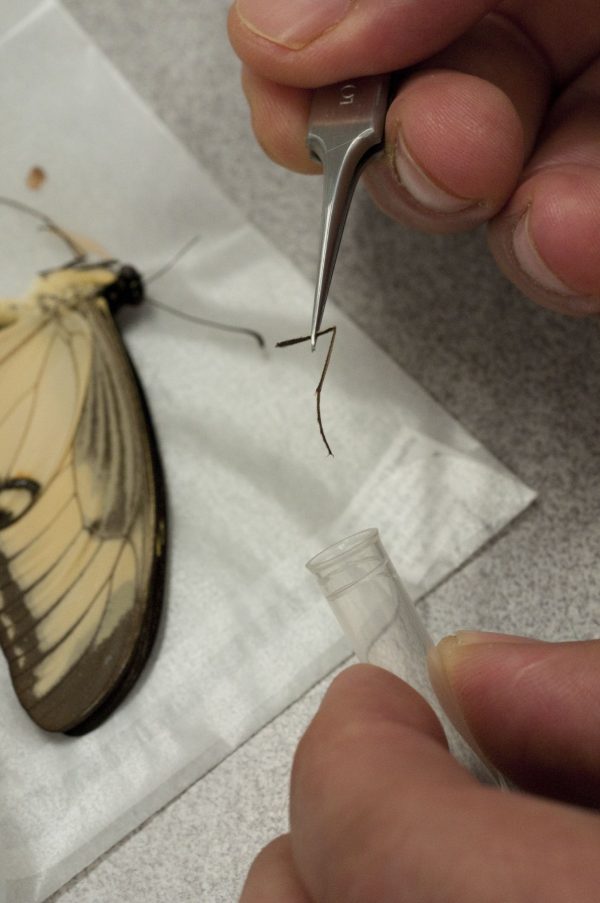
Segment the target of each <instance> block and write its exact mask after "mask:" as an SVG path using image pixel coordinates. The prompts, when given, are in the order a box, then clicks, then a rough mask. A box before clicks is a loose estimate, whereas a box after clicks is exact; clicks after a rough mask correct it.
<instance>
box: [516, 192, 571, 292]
mask: <svg viewBox="0 0 600 903" xmlns="http://www.w3.org/2000/svg"><path fill="white" fill-rule="evenodd" d="M529 215H530V208H528V209H527V211H526V212H525V213H524V214H523V216H522V217H521V219H520V220H519V222H518V223H517V226H516V228H515V231H514V234H513V250H514V253H515V257H516V259H517V263H518V264H519V266H520V267H521V269H522V270H523V272H524V273H525V275H526V276H529V278H530V279H533V281H534V282H537V284H538V285H540V286H541V287H542V288H543V289H546V291H549V292H556V293H558V294H559V295H575V294H577V293H576V292H574V291H573V289H571V288H569V287H568V286H567V285H565V284H564V282H562V281H561V280H560V279H559V278H558V276H555V275H554V273H553V272H552V270H551V269H550V268H549V266H548V265H547V264H546V262H545V261H544V260H542V258H541V256H540V253H539V251H538V249H537V248H536V246H535V244H534V241H533V238H532V237H531V230H530V224H529Z"/></svg>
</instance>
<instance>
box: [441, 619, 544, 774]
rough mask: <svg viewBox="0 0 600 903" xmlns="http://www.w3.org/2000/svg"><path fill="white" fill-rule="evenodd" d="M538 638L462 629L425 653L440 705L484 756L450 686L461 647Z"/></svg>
mask: <svg viewBox="0 0 600 903" xmlns="http://www.w3.org/2000/svg"><path fill="white" fill-rule="evenodd" d="M541 642H542V641H541V640H536V639H531V638H529V637H522V636H510V635H508V634H504V633H491V632H490V633H488V632H485V631H476V630H462V631H459V632H458V633H456V634H455V635H453V636H447V637H444V639H443V640H440V642H439V643H438V644H437V646H434V647H433V648H431V649H430V650H429V653H428V657H427V664H428V667H429V678H430V680H431V685H432V686H433V689H434V691H435V694H436V696H437V698H438V699H439V701H440V703H441V704H442V708H443V709H444V711H445V712H446V714H447V715H448V717H449V718H450V720H451V721H452V723H453V724H454V726H455V728H456V729H457V730H458V732H459V733H460V734H462V736H463V737H464V739H465V740H466V741H467V743H468V744H469V745H470V746H471V747H472V748H473V749H474V750H475V751H476V752H477V753H478V754H479V755H480V756H482V758H484V759H485V756H484V755H483V754H482V753H481V750H480V749H479V746H478V744H477V741H476V740H475V738H474V737H473V734H472V733H471V730H470V728H469V726H468V724H467V722H466V721H465V717H464V715H463V713H462V709H461V707H460V705H459V703H458V700H457V698H456V694H455V692H454V687H453V675H454V674H455V672H456V668H457V666H458V665H459V663H460V661H461V658H462V655H463V651H464V650H465V649H466V648H467V647H469V646H470V647H472V646H475V645H485V644H486V643H490V644H492V643H493V644H494V645H498V644H502V643H506V644H509V643H510V644H515V645H517V644H538V643H541Z"/></svg>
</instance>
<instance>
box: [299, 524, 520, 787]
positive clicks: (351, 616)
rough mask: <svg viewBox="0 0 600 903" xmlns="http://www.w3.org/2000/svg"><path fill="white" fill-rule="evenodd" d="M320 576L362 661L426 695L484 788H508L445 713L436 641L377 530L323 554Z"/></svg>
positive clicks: (317, 566) (315, 564)
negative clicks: (436, 672)
mask: <svg viewBox="0 0 600 903" xmlns="http://www.w3.org/2000/svg"><path fill="white" fill-rule="evenodd" d="M306 566H307V568H308V569H309V571H311V572H312V573H313V574H315V575H316V577H317V580H318V582H319V586H320V588H321V590H322V592H323V595H324V596H325V598H326V599H327V601H328V602H329V604H330V606H331V608H332V609H333V612H334V614H335V616H336V618H337V619H338V621H339V623H340V625H341V627H342V630H343V631H344V633H345V634H346V636H347V637H348V639H349V640H350V642H351V644H352V647H353V649H354V651H355V653H356V655H357V657H358V659H359V660H360V661H362V662H369V663H371V664H373V665H378V666H379V667H381V668H386V669H387V670H388V671H391V672H392V673H394V674H396V675H397V676H398V677H401V678H402V680H404V681H406V683H408V684H410V685H411V686H412V687H413V688H414V689H415V690H417V692H418V693H420V694H421V696H423V697H424V698H425V699H426V700H427V702H428V703H429V704H430V705H431V707H432V708H433V710H434V711H435V713H436V715H437V716H438V718H439V719H440V721H441V722H442V725H443V727H444V731H445V733H446V737H447V739H448V745H449V747H450V750H451V752H452V754H453V755H454V756H455V758H456V759H458V761H459V762H461V763H462V764H463V765H465V766H466V767H467V768H468V769H469V770H470V771H472V772H473V773H474V774H475V775H476V776H477V777H478V778H479V779H480V780H482V781H484V782H485V783H492V784H499V785H501V786H503V785H504V782H503V781H502V779H501V777H500V776H499V775H498V774H497V773H495V772H493V771H492V770H491V769H490V768H489V766H488V765H486V764H484V762H483V761H482V760H481V759H480V758H479V756H478V755H477V754H476V753H475V752H474V751H473V750H472V749H471V747H470V746H469V745H468V744H467V742H466V741H465V740H464V739H463V737H461V735H460V734H459V733H458V731H457V730H456V728H455V727H454V725H453V724H452V723H451V722H450V720H449V719H448V717H447V716H446V714H445V712H444V711H443V709H442V707H441V705H440V703H439V701H438V699H437V697H436V695H435V693H434V691H433V688H432V686H431V682H430V679H429V672H428V668H427V653H428V650H429V649H430V648H431V647H432V646H433V642H432V640H431V638H430V636H429V634H428V633H427V630H426V629H425V625H424V624H423V622H422V621H421V618H420V617H419V615H418V613H417V610H416V608H415V606H414V605H413V603H412V601H411V599H410V597H409V596H408V594H407V592H406V590H405V589H404V587H403V585H402V583H401V581H400V578H399V577H398V574H397V573H396V570H395V569H394V566H393V564H392V563H391V561H390V559H389V558H388V555H387V553H386V551H385V549H384V547H383V544H382V542H381V539H380V537H379V532H378V531H377V530H376V529H370V530H363V531H362V532H361V533H355V534H354V535H353V536H348V537H347V538H346V539H342V540H341V541H340V542H337V543H335V545H332V546H329V547H328V548H327V549H325V550H324V551H323V552H320V553H319V554H318V555H316V556H315V557H314V558H311V560H310V561H309V562H308V564H307V565H306Z"/></svg>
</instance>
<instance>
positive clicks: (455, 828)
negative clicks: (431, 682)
mask: <svg viewBox="0 0 600 903" xmlns="http://www.w3.org/2000/svg"><path fill="white" fill-rule="evenodd" d="M437 649H438V650H439V655H437V656H436V657H435V660H434V663H433V664H434V665H435V666H436V667H435V669H434V675H435V674H437V679H436V680H435V683H436V686H438V687H440V686H444V685H445V692H444V693H443V695H444V701H445V704H446V706H447V709H450V712H453V713H454V716H455V721H457V722H459V723H460V722H461V721H462V724H463V727H464V725H466V726H467V733H469V734H470V735H471V736H472V737H473V738H474V739H475V742H476V745H477V746H478V747H479V749H480V750H481V751H482V752H483V753H484V755H485V756H487V758H488V759H489V760H490V761H491V762H492V763H493V764H494V765H496V766H497V767H498V768H499V769H500V770H501V771H502V772H503V773H504V774H505V775H506V776H507V777H509V778H510V779H512V780H513V781H514V782H516V783H518V784H519V785H520V786H521V787H522V788H523V789H524V790H525V791H527V792H525V793H517V792H515V793H505V792H503V791H500V790H496V789H493V788H490V787H484V786H482V785H480V784H478V783H477V781H476V780H475V778H473V777H472V776H471V775H470V774H468V773H467V772H466V771H465V770H464V769H463V768H462V767H461V766H460V765H459V764H458V763H457V762H456V761H455V760H454V759H453V758H452V757H451V756H450V754H449V753H448V751H447V747H446V744H445V739H444V736H443V733H442V730H441V727H440V725H439V722H438V721H437V719H436V718H435V716H434V714H433V712H432V711H431V709H430V708H429V707H428V705H427V704H426V703H425V702H424V700H423V699H422V698H421V697H420V696H419V695H418V694H417V693H415V691H414V690H412V689H411V688H410V687H409V686H408V685H407V684H405V683H403V682H402V681H400V680H399V679H398V678H396V677H394V676H393V675H392V674H390V673H388V672H387V671H383V670H381V669H379V668H375V667H373V666H371V665H357V666H355V667H352V668H349V669H348V670H346V671H344V672H343V673H342V674H341V675H340V676H339V677H338V678H337V679H336V680H335V681H334V682H333V684H332V686H331V688H330V689H329V691H328V692H327V694H326V696H325V698H324V701H323V703H322V705H321V707H320V709H319V711H318V713H317V715H316V716H315V718H314V720H313V722H312V724H311V725H310V727H309V728H308V731H307V732H306V734H305V736H304V737H303V739H302V740H301V742H300V745H299V747H298V751H297V754H296V758H295V762H294V768H293V773H292V785H291V807H290V824H291V831H290V834H289V835H285V836H283V837H280V838H278V839H277V840H276V841H274V842H273V843H272V844H270V845H269V846H268V847H266V848H265V850H263V852H262V853H261V854H260V855H259V856H258V857H257V859H256V860H255V862H254V864H253V866H252V868H251V870H250V873H249V876H248V878H247V881H246V885H245V887H244V891H243V893H242V897H241V903H401V901H410V903H565V901H567V900H573V901H577V903H597V901H598V898H599V893H600V891H599V888H600V853H599V850H600V819H599V818H598V815H597V814H596V813H593V812H590V811H586V810H585V809H584V808H582V807H583V806H591V807H598V806H599V805H600V717H599V713H600V641H590V642H583V643H557V644H550V643H539V642H536V641H534V640H530V641H524V640H522V639H520V638H516V637H500V636H497V635H494V634H472V633H463V634H458V635H457V637H455V638H447V639H446V640H443V641H442V643H441V644H440V645H439V646H438V647H437ZM436 663H437V664H436ZM450 712H449V713H450ZM457 713H459V714H458V718H457V717H456V715H457ZM533 794H543V796H534V795H533ZM544 797H546V798H544ZM551 798H552V799H551ZM558 800H562V802H558ZM567 801H570V803H576V804H578V806H576V805H572V804H569V803H567Z"/></svg>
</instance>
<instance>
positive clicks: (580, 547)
mask: <svg viewBox="0 0 600 903" xmlns="http://www.w3.org/2000/svg"><path fill="white" fill-rule="evenodd" d="M65 5H66V6H67V7H68V8H69V9H70V10H71V12H72V13H73V14H74V15H75V16H76V17H77V19H78V20H79V21H80V23H81V24H82V25H83V26H84V28H86V29H87V30H88V31H89V32H90V33H91V34H92V36H93V37H94V38H95V40H96V41H97V43H98V44H99V45H100V46H101V47H102V48H103V50H104V51H105V52H106V54H107V55H108V57H109V58H110V59H111V60H112V61H113V62H114V63H115V64H116V65H117V66H118V67H119V68H120V69H121V71H122V72H123V73H124V74H125V76H126V77H127V78H128V79H129V80H130V81H131V82H132V84H133V85H134V87H135V88H136V90H137V91H138V92H139V94H141V96H142V97H143V98H145V100H146V101H147V102H148V103H149V104H150V105H151V106H152V107H153V108H154V109H155V111H156V112H157V113H158V115H159V116H160V117H161V118H162V119H163V120H164V121H165V122H166V123H167V125H168V126H169V128H170V129H171V130H172V131H173V132H174V133H175V134H176V135H177V136H178V138H179V139H180V140H181V141H182V142H183V144H185V145H186V146H187V147H188V149H189V150H190V151H191V152H192V154H193V155H194V156H195V157H196V158H197V159H198V160H199V161H201V162H202V163H203V164H204V165H205V166H206V167H207V168H208V169H209V170H210V172H211V173H212V174H213V175H214V178H215V179H216V181H217V182H218V183H219V184H220V185H221V187H222V188H223V189H224V191H225V192H226V193H227V194H228V195H229V197H231V198H232V199H233V200H234V201H235V202H236V203H237V204H238V205H239V207H240V208H241V209H242V210H243V211H244V212H245V214H246V215H247V216H248V217H249V218H250V219H251V220H252V221H253V222H254V223H255V224H256V225H257V226H258V227H259V228H260V229H261V230H263V232H265V233H266V234H267V235H268V236H269V238H270V239H271V240H272V241H273V242H274V244H275V245H277V246H278V248H280V250H281V251H283V252H284V253H285V254H286V255H288V256H289V257H290V258H291V259H292V260H293V261H294V263H295V264H296V265H297V266H298V267H299V268H300V269H301V270H302V271H303V272H304V273H305V274H306V275H307V276H308V277H309V278H312V277H313V273H314V267H315V256H316V228H317V223H318V219H319V215H320V214H319V207H320V184H319V180H317V179H314V180H309V179H306V178H303V177H301V176H296V175H292V174H289V173H287V172H284V171H283V170H280V169H278V168H277V167H276V166H275V165H274V164H272V163H270V162H269V161H268V160H266V159H265V158H264V157H263V155H262V153H261V151H260V150H259V149H258V148H257V147H256V145H255V143H254V140H253V138H252V135H251V132H250V128H249V123H248V115H247V112H246V108H245V105H244V101H243V98H242V94H241V91H240V89H239V87H238V82H239V67H238V64H237V61H236V60H235V59H234V57H233V56H232V54H231V53H230V51H229V48H228V45H227V39H226V33H225V17H226V7H227V4H226V2H225V0H170V2H168V3H162V2H160V0H128V2H127V3H123V2H120V0H104V2H102V3H101V4H100V3H94V2H92V0H65ZM333 294H334V295H335V297H336V299H337V300H338V302H339V303H340V304H341V306H343V307H344V309H345V310H346V311H347V312H348V313H349V314H350V316H351V317H353V318H354V319H355V321H356V322H357V323H359V324H360V326H361V327H362V328H363V329H364V330H365V331H366V332H368V333H369V334H370V335H371V336H372V337H373V339H374V340H375V341H376V342H378V343H379V345H380V346H381V347H382V348H384V349H385V350H386V351H387V352H388V353H389V354H390V355H391V356H392V357H393V358H394V360H396V361H397V362H398V363H399V364H400V365H401V366H402V367H404V368H405V369H406V370H407V371H408V372H409V373H410V374H411V375H412V376H413V377H414V378H415V379H417V380H418V381H419V382H420V383H421V384H422V385H423V386H424V387H425V388H426V389H428V390H429V392H431V394H433V395H434V396H435V397H436V398H437V399H438V401H439V402H440V403H441V404H442V405H443V406H444V407H445V408H446V409H447V410H448V411H450V412H451V413H452V414H454V415H455V416H456V417H457V419H458V420H460V421H461V423H463V424H464V426H465V427H466V428H467V429H469V430H470V431H471V432H472V433H474V435H475V436H477V438H478V439H480V440H481V441H482V442H483V443H484V444H485V445H487V447H488V448H489V449H490V450H491V451H493V452H494V453H495V454H496V455H497V457H498V458H499V459H500V460H501V461H503V462H504V463H505V464H506V465H507V466H508V467H510V468H511V469H512V470H513V471H514V472H515V473H516V474H517V475H518V476H519V477H521V479H523V480H524V481H525V482H526V483H528V484H529V485H530V486H531V487H532V488H534V489H536V490H537V491H538V493H539V499H538V502H537V503H536V504H535V505H534V506H533V507H532V508H530V509H529V511H527V512H526V514H525V515H523V516H522V517H521V518H520V519H519V520H518V521H517V522H516V523H515V524H513V525H512V526H511V527H510V528H509V529H508V530H507V531H505V533H504V534H503V535H502V536H500V537H499V538H498V539H497V540H496V541H494V542H493V543H491V544H490V545H489V546H488V547H487V548H486V549H485V550H484V551H483V552H482V553H481V554H479V555H478V556H476V558H475V559H474V560H472V561H471V562H469V564H468V565H467V566H465V567H464V568H463V569H462V570H461V571H460V572H459V573H457V574H455V575H454V576H453V577H452V578H451V579H450V580H449V581H447V582H446V583H445V584H444V585H443V586H441V587H440V588H439V589H438V590H436V592H435V593H433V594H432V595H430V596H429V598H428V600H427V602H426V605H427V606H428V609H429V615H430V620H432V621H435V618H436V612H444V611H445V612H448V610H449V609H452V610H454V609H456V610H458V611H460V613H461V617H462V618H464V621H465V624H464V626H479V627H483V628H488V629H504V630H513V631H515V632H519V631H521V632H531V633H535V634H537V635H538V636H541V637H543V638H546V639H551V638H574V637H579V638H583V637H589V636H592V635H598V633H599V631H600V603H599V601H598V600H599V586H598V584H599V580H600V566H599V564H598V548H599V547H600V517H599V501H600V479H599V477H598V471H599V468H600V418H599V416H598V408H599V404H600V401H599V399H600V333H599V330H598V325H597V321H588V322H584V321H572V320H566V319H562V318H560V317H559V316H557V315H554V314H551V313H547V312H544V311H542V310H538V309H537V308H536V307H534V306H533V305H532V304H531V303H530V302H528V301H526V300H524V299H523V298H522V297H520V296H519V295H518V293H517V292H516V290H514V289H512V288H511V286H510V285H509V284H508V283H507V282H506V281H505V280H504V279H503V277H501V276H500V275H499V273H498V272H497V271H496V269H495V267H494V264H493V262H492V260H491V258H490V256H489V254H488V252H487V250H486V246H485V235H484V234H483V233H482V232H479V233H477V234H475V235H467V236H458V237H433V238H432V237H430V236H425V235H420V234H416V233H411V232H409V231H407V230H405V229H403V228H401V227H399V226H396V225H393V224H391V223H389V222H387V221H386V220H385V219H384V217H383V216H382V215H380V214H379V213H378V211H377V210H375V209H374V207H373V205H372V204H371V203H370V202H369V200H368V199H367V197H366V196H364V195H363V194H362V193H361V192H359V193H358V196H357V198H356V201H355V204H354V209H353V211H352V213H351V216H350V218H349V222H348V227H347V234H346V240H345V244H344V247H343V254H342V257H341V259H340V262H339V265H338V270H337V274H336V277H335V281H334V286H333ZM457 626H458V625H457ZM326 684H327V681H325V682H323V684H322V685H321V686H319V687H316V688H315V689H314V690H312V691H311V692H310V693H309V694H307V695H306V696H305V697H304V698H303V699H302V700H300V701H299V702H298V703H296V704H295V705H294V706H292V707H291V708H290V709H288V710H287V711H286V712H284V713H283V714H282V715H281V716H280V717H279V718H277V719H276V720H275V722H273V723H272V724H270V725H268V726H267V727H266V728H265V729H264V730H262V731H261V732H260V733H259V734H257V735H256V736H255V737H254V738H252V739H251V740H250V741H249V742H248V743H246V744H245V745H244V746H243V747H242V748H241V749H239V750H238V751H237V752H236V753H235V754H234V755H232V756H230V757H229V758H228V759H227V760H226V761H225V762H223V763H222V764H221V765H220V766H219V767H218V768H216V769H214V770H213V771H212V772H211V773H210V774H208V775H207V776H206V777H204V778H203V779H202V780H201V781H199V782H198V783H197V784H195V785H194V786H193V787H191V788H190V789H189V790H188V791H186V792H185V793H184V794H182V795H181V796H180V797H179V798H178V799H177V800H175V801H174V802H173V803H172V804H171V805H169V806H168V807H167V808H166V809H164V810H163V811H162V812H160V813H158V814H157V815H155V816H154V817H153V818H152V819H150V820H149V821H148V822H147V823H146V824H144V825H143V826H142V827H141V828H140V829H139V830H138V831H136V832H135V833H134V834H133V835H131V836H130V837H128V838H127V839H125V840H124V841H122V842H121V843H120V844H119V845H118V846H117V847H116V848H114V849H113V850H111V851H110V852H109V853H108V854H107V855H105V856H104V857H103V858H102V859H101V860H100V861H99V862H97V863H95V864H94V865H93V866H91V867H90V868H89V869H88V870H87V871H86V872H85V873H83V874H82V875H80V876H79V877H78V878H76V879H74V880H73V881H72V882H71V883H70V884H69V885H68V886H67V887H66V888H64V889H63V890H62V891H60V892H58V893H57V894H55V895H54V896H53V897H52V900H56V901H59V900H60V903H88V901H89V903H92V901H93V903H105V901H106V903H108V901H111V903H114V901H121V900H123V901H128V903H137V901H140V903H141V901H143V903H159V901H160V903H162V901H167V900H168V901H175V900H176V901H178V903H184V901H202V903H232V901H234V900H236V899H237V895H238V893H239V889H240V885H241V881H242V879H243V875H244V873H245V870H246V869H247V867H248V864H249V862H250V861H251V859H252V858H253V856H254V855H255V853H256V852H257V851H258V849H259V848H260V846H261V845H262V844H263V843H265V842H266V841H267V840H268V839H269V838H270V837H272V836H273V835H274V834H275V833H277V832H280V831H282V830H284V829H285V825H286V791H287V780H288V774H289V768H290V762H291V757H292V753H293V749H294V746H295V742H296V740H297V738H298V737H299V735H300V734H301V732H302V730H303V729H304V727H305V725H306V724H307V722H308V720H309V718H310V717H311V715H312V713H313V712H314V711H315V709H316V707H317V705H318V703H319V700H320V698H321V695H322V693H323V690H324V688H325V686H326Z"/></svg>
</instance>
